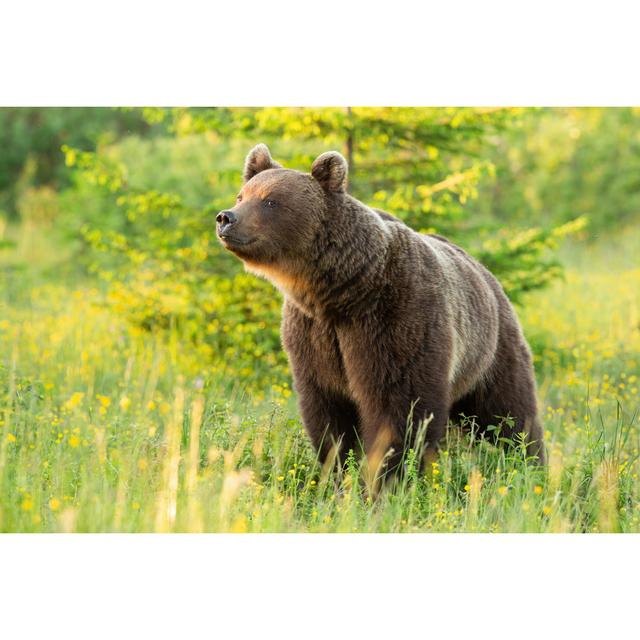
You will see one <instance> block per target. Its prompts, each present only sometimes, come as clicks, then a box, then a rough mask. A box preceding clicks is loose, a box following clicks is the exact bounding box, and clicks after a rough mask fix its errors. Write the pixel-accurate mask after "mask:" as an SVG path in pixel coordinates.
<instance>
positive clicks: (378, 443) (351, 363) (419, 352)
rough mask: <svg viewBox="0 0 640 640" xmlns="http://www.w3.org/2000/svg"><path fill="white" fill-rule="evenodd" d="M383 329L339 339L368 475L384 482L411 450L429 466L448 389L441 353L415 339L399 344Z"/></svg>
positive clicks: (440, 434) (444, 418)
mask: <svg viewBox="0 0 640 640" xmlns="http://www.w3.org/2000/svg"><path fill="white" fill-rule="evenodd" d="M385 329H387V331H386V333H383V334H381V333H380V331H374V330H371V331H359V332H356V331H349V332H347V331H346V330H343V331H342V332H341V333H340V334H339V337H340V349H341V351H342V354H343V356H344V364H345V373H346V377H347V379H348V384H349V388H350V392H351V395H352V397H353V398H354V400H355V402H356V404H357V406H358V410H359V412H360V434H361V437H362V442H363V445H364V450H365V453H366V455H367V460H368V466H369V473H370V474H371V473H375V474H377V475H381V476H385V477H388V476H393V475H396V474H397V473H398V472H399V471H401V470H402V463H403V456H404V454H405V453H406V452H407V451H408V449H410V448H414V449H415V448H416V447H418V446H419V448H420V451H416V453H418V454H419V455H424V454H427V457H430V461H433V459H434V452H435V450H436V448H437V446H438V444H439V442H440V440H441V439H442V437H443V436H444V433H445V429H446V426H447V420H448V416H449V405H450V400H449V398H450V384H449V382H448V375H447V372H448V360H447V354H446V352H445V351H444V350H443V349H438V348H430V347H429V346H428V345H425V344H424V341H422V340H421V336H420V335H418V336H416V337H415V344H412V342H411V341H408V344H407V345H404V344H403V343H402V342H401V341H400V340H398V339H397V336H396V335H395V332H394V331H393V330H392V328H391V327H389V326H387V327H385ZM405 337H407V336H406V334H405ZM409 337H411V336H409ZM420 346H421V349H420V348H419V347H420ZM421 427H422V428H424V429H425V430H424V431H422V430H421ZM419 435H421V436H422V437H421V439H420V441H418V436H419Z"/></svg>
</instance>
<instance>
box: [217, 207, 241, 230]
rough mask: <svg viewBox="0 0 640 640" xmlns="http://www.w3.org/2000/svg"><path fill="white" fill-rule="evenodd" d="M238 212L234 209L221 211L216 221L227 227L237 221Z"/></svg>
mask: <svg viewBox="0 0 640 640" xmlns="http://www.w3.org/2000/svg"><path fill="white" fill-rule="evenodd" d="M236 220H237V218H236V214H235V213H233V211H221V212H220V213H219V214H218V215H217V216H216V222H217V223H218V224H219V225H220V227H226V226H227V225H229V224H233V223H234V222H236Z"/></svg>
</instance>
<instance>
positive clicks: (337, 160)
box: [311, 151, 349, 191]
mask: <svg viewBox="0 0 640 640" xmlns="http://www.w3.org/2000/svg"><path fill="white" fill-rule="evenodd" d="M348 171H349V166H348V165H347V161H346V160H345V159H344V157H343V156H342V154H340V153H338V152H337V151H327V152H326V153H323V154H322V155H320V156H318V157H317V158H316V159H315V161H314V163H313V165H311V175H312V176H313V177H314V178H315V179H316V180H317V181H318V182H319V183H320V184H321V185H322V188H323V189H324V190H325V191H344V190H345V189H346V186H347V173H348Z"/></svg>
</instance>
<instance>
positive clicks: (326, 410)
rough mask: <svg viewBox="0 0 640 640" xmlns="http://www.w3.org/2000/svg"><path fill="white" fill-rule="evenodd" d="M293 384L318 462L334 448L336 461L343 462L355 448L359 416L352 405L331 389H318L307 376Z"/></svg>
mask: <svg viewBox="0 0 640 640" xmlns="http://www.w3.org/2000/svg"><path fill="white" fill-rule="evenodd" d="M295 386H296V391H297V392H298V397H299V406H300V414H301V416H302V422H303V423H304V426H305V429H306V431H307V433H308V435H309V438H310V440H311V444H312V445H313V448H314V449H315V451H316V452H317V454H318V459H319V461H320V463H321V464H324V463H325V462H326V460H327V459H328V458H329V456H330V454H332V451H335V452H336V453H337V459H338V460H339V461H340V464H341V465H342V464H344V462H345V460H346V457H347V454H348V453H349V450H350V449H353V450H354V451H356V452H357V451H358V448H359V443H358V436H357V425H358V422H359V416H358V410H357V409H356V406H355V404H354V403H353V402H351V401H350V400H348V399H347V398H344V397H341V396H340V395H338V394H336V393H334V392H330V391H326V390H323V389H321V388H320V387H318V385H317V384H315V383H314V382H313V380H312V379H311V376H305V377H304V378H303V379H297V380H296V382H295Z"/></svg>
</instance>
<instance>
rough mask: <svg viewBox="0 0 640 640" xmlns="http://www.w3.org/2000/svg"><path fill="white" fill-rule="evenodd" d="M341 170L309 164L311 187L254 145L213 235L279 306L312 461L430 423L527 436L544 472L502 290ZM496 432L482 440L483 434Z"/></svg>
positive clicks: (517, 339) (329, 158)
mask: <svg viewBox="0 0 640 640" xmlns="http://www.w3.org/2000/svg"><path fill="white" fill-rule="evenodd" d="M346 179H347V164H346V161H345V160H344V158H343V157H342V156H341V155H340V154H339V153H336V152H329V153H325V154H322V155H321V156H320V157H319V158H318V159H317V160H316V161H315V162H314V163H313V166H312V170H311V174H305V173H301V172H298V171H293V170H289V169H283V168H281V167H280V165H279V164H277V163H275V162H274V161H273V160H272V159H271V156H270V154H269V150H268V149H267V148H266V147H265V146H264V145H258V146H257V147H255V148H254V149H253V150H252V151H251V152H250V153H249V155H248V157H247V161H246V164H245V180H246V182H245V185H244V187H243V189H242V191H241V193H240V195H239V199H238V202H237V203H236V205H235V207H233V208H232V209H231V210H228V211H224V212H221V213H220V214H219V215H218V234H219V236H220V237H221V240H222V242H223V243H224V245H225V246H226V247H227V248H228V249H229V250H231V251H233V252H234V253H235V254H236V255H237V256H238V257H239V258H241V259H242V260H243V261H244V263H245V266H246V268H247V269H248V270H250V271H252V272H255V273H258V274H260V275H262V276H264V277H266V278H268V279H269V280H271V281H272V282H273V283H274V284H275V285H276V286H277V287H278V288H279V289H280V290H281V291H282V293H283V294H284V296H285V302H284V309H283V318H282V342H283V345H284V348H285V350H286V351H287V353H288V355H289V359H290V362H291V367H292V370H293V377H294V383H295V389H296V391H297V394H298V397H299V405H300V411H301V415H302V419H303V421H304V425H305V427H306V430H307V432H308V434H309V437H310V439H311V442H312V443H313V446H314V447H315V449H316V450H317V452H318V454H319V457H320V459H321V460H324V459H326V458H327V456H328V455H329V452H330V449H331V447H332V445H333V444H335V443H340V444H341V451H342V452H343V453H344V452H346V451H348V449H349V448H353V449H354V450H357V449H358V446H359V443H362V445H363V447H364V451H365V453H366V454H367V455H368V456H372V455H374V453H375V452H376V451H379V449H380V447H381V446H382V447H383V448H384V451H385V453H387V452H388V451H389V449H391V450H392V452H393V453H392V455H391V456H390V457H389V459H388V466H389V468H393V467H394V466H395V465H397V464H398V462H399V460H400V457H401V455H402V452H403V449H404V448H405V447H406V446H408V445H411V443H412V441H411V436H410V437H409V438H407V435H408V431H407V430H408V428H409V425H410V424H411V421H412V423H413V425H414V428H413V430H412V431H411V433H415V432H416V431H417V430H416V429H415V427H416V426H417V425H418V423H420V422H423V421H429V422H428V427H427V431H426V444H427V446H428V447H429V448H431V449H433V448H435V447H437V446H438V443H439V441H440V440H441V438H442V436H443V435H444V432H445V428H446V426H447V422H448V420H449V419H450V418H451V420H452V421H454V422H458V421H459V420H460V414H464V415H465V416H467V417H474V421H475V423H476V424H477V426H478V428H479V429H480V430H483V429H486V428H487V427H488V426H490V425H496V424H499V423H500V421H501V420H503V419H504V418H507V420H506V421H505V420H503V424H502V431H501V436H507V437H515V435H516V434H518V433H523V434H524V435H525V436H526V439H527V441H528V442H529V445H528V447H529V448H528V453H529V454H530V455H531V456H537V459H538V460H539V461H540V462H543V461H544V446H543V442H542V438H543V434H542V429H541V425H540V421H539V418H538V412H537V403H536V387H535V380H534V374H533V367H532V363H531V354H530V351H529V347H528V345H527V343H526V341H525V339H524V336H523V333H522V330H521V328H520V325H519V322H518V320H517V317H516V314H515V312H514V309H513V307H512V306H511V304H510V302H509V300H508V299H507V296H506V295H505V293H504V291H503V290H502V287H501V286H500V284H499V283H498V281H497V280H496V279H495V278H494V276H493V275H492V274H491V273H489V271H487V269H485V268H484V267H483V266H482V265H481V264H479V263H478V262H477V261H476V260H474V259H473V258H472V257H470V256H469V255H468V254H467V253H465V252H464V251H463V250H462V249H461V248H459V247H457V246H455V245H454V244H451V243H450V242H448V241H447V240H446V239H445V238H442V237H440V236H435V235H421V234H418V233H416V232H415V231H413V230H412V229H410V228H409V227H407V226H406V225H405V224H404V223H402V222H401V221H400V220H398V219H396V218H395V217H393V216H391V215H390V214H388V213H385V212H383V211H379V210H375V209H371V208H369V207H367V206H366V205H364V204H363V203H362V202H359V201H358V200H356V199H354V198H352V197H351V196H350V195H348V193H347V192H346ZM494 434H495V431H491V432H490V433H488V434H487V435H488V436H491V435H494Z"/></svg>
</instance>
